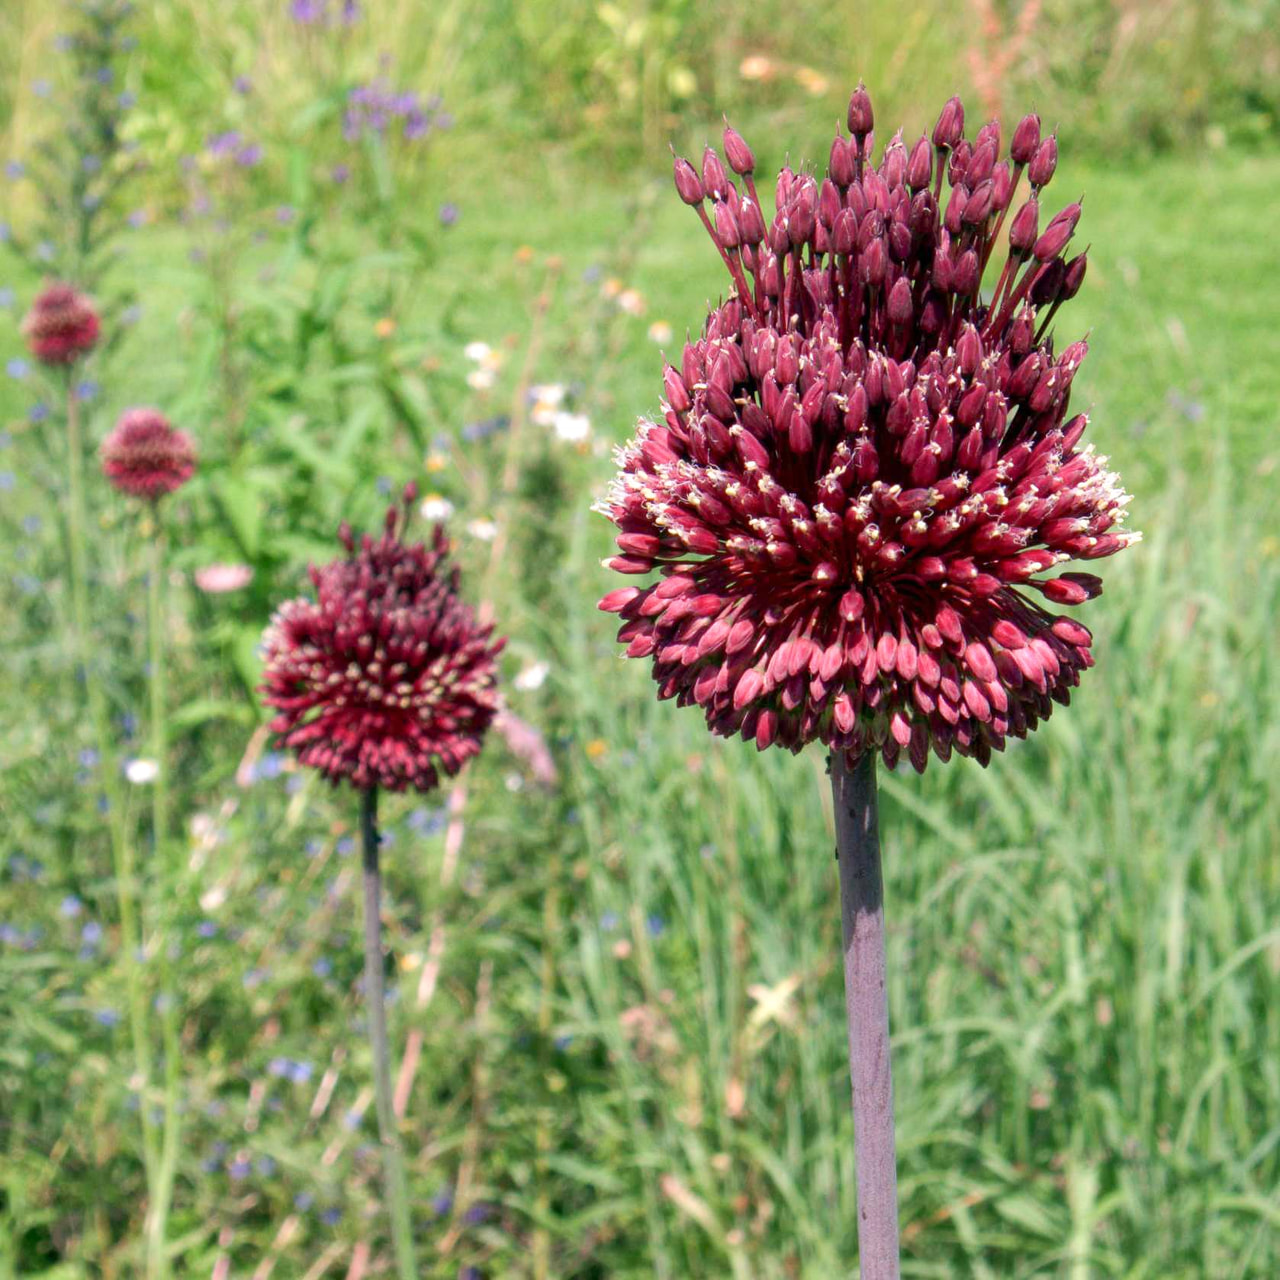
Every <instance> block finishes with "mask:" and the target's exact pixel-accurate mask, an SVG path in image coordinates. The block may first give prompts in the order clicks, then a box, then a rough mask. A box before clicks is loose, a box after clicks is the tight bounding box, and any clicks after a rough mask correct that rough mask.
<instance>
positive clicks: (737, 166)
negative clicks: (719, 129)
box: [724, 121, 756, 176]
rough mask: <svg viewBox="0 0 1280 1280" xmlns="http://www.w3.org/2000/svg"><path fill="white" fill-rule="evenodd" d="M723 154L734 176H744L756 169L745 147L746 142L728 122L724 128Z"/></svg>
mask: <svg viewBox="0 0 1280 1280" xmlns="http://www.w3.org/2000/svg"><path fill="white" fill-rule="evenodd" d="M724 154H725V158H726V159H727V160H728V161H729V168H730V169H732V170H733V171H734V173H736V174H740V175H743V176H745V175H746V174H749V173H754V172H755V168H756V158H755V156H754V155H753V154H752V151H751V148H750V147H749V146H747V143H746V140H745V139H744V138H743V136H742V135H741V134H740V133H739V132H738V131H737V130H736V129H734V128H731V127H730V125H729V123H728V121H726V122H725V126H724Z"/></svg>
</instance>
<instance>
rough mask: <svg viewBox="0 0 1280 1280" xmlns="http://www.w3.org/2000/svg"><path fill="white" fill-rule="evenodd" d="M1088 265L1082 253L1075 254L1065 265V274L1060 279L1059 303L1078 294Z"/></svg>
mask: <svg viewBox="0 0 1280 1280" xmlns="http://www.w3.org/2000/svg"><path fill="white" fill-rule="evenodd" d="M1088 265H1089V263H1088V259H1087V257H1086V254H1084V253H1078V254H1076V256H1075V257H1074V258H1072V259H1071V261H1070V262H1068V263H1067V270H1066V273H1065V274H1064V275H1063V277H1062V288H1060V289H1059V290H1058V300H1059V301H1060V302H1067V301H1069V300H1070V299H1071V298H1074V297H1075V296H1076V294H1077V293H1079V292H1080V286H1081V285H1082V284H1083V283H1084V273H1085V269H1086V268H1087V267H1088Z"/></svg>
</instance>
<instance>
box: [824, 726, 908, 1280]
mask: <svg viewBox="0 0 1280 1280" xmlns="http://www.w3.org/2000/svg"><path fill="white" fill-rule="evenodd" d="M831 788H832V793H833V795H834V798H835V819H836V859H837V861H838V862H839V864H840V923H841V926H842V932H843V935H844V990H845V1005H846V1009H847V1011H848V1015H849V1075H850V1077H851V1079H852V1081H853V1141H854V1160H855V1162H856V1165H857V1177H858V1262H859V1267H860V1271H859V1274H860V1275H861V1277H862V1280H898V1274H899V1273H898V1171H897V1163H896V1159H895V1155H894V1140H893V1075H892V1071H891V1069H890V1062H889V999H888V990H887V986H886V980H885V948H884V884H883V882H882V880H881V876H880V831H879V821H878V818H877V813H876V765H875V753H874V752H872V751H865V752H863V754H862V755H861V756H860V757H859V759H858V762H857V764H855V765H854V766H853V768H852V769H850V768H849V766H848V765H847V764H846V762H845V754H844V752H842V751H834V752H832V755H831Z"/></svg>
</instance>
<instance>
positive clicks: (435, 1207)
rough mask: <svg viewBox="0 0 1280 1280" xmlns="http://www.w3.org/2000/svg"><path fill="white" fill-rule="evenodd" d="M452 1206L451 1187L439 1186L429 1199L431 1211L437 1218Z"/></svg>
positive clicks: (442, 1215)
mask: <svg viewBox="0 0 1280 1280" xmlns="http://www.w3.org/2000/svg"><path fill="white" fill-rule="evenodd" d="M452 1208H453V1188H452V1187H441V1189H440V1190H439V1191H437V1192H436V1194H435V1197H434V1198H433V1199H432V1201H431V1211H432V1212H433V1213H434V1214H435V1215H436V1217H437V1218H443V1217H444V1215H445V1214H446V1213H448V1212H449V1210H450V1209H452Z"/></svg>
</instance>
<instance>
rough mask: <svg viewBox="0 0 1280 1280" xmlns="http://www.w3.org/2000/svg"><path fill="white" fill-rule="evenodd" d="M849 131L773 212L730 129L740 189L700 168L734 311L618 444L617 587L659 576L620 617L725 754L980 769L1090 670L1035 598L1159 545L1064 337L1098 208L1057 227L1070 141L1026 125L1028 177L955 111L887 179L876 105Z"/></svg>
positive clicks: (985, 132)
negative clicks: (1060, 160)
mask: <svg viewBox="0 0 1280 1280" xmlns="http://www.w3.org/2000/svg"><path fill="white" fill-rule="evenodd" d="M848 123H849V131H850V134H851V135H852V136H850V137H846V136H844V135H843V134H841V133H840V132H837V135H836V138H835V140H834V142H833V143H832V145H831V152H830V161H829V165H828V169H827V177H826V178H825V180H823V181H821V182H820V181H819V180H818V179H817V178H816V177H814V176H811V175H810V174H807V173H804V172H799V173H796V172H793V171H792V170H791V169H789V168H785V169H783V171H782V172H781V174H779V176H778V181H777V187H776V212H775V214H774V215H773V216H772V217H769V216H768V215H767V214H766V213H765V211H764V206H763V205H762V203H761V201H760V199H759V197H758V194H757V190H756V185H755V181H754V169H755V158H754V156H753V155H752V152H751V150H750V148H749V147H748V146H747V144H746V143H745V142H744V141H743V139H742V138H741V137H740V136H739V135H738V134H737V133H735V132H734V131H733V130H732V129H728V128H726V130H725V135H724V151H725V159H726V160H727V162H728V167H729V169H730V170H731V171H732V172H733V174H735V175H737V180H738V181H737V182H735V181H734V180H732V179H731V178H730V176H729V174H727V173H726V171H725V167H724V164H723V163H722V162H721V160H720V158H719V156H717V154H716V153H715V152H714V151H713V150H711V149H710V148H708V149H707V151H706V153H705V154H704V156H703V160H702V166H701V171H700V172H699V171H698V170H695V169H694V167H693V166H692V165H691V164H690V163H688V162H687V161H685V160H682V159H677V160H676V162H675V181H676V188H677V191H678V193H679V195H680V197H681V199H682V200H684V202H685V203H686V204H688V205H690V206H691V207H692V208H693V209H694V210H695V211H696V212H697V214H698V216H699V217H700V218H701V220H702V222H703V225H704V226H705V227H706V228H707V231H708V232H709V234H710V235H711V238H712V240H713V242H714V243H715V245H716V248H717V250H718V251H719V253H720V256H721V258H722V260H723V261H724V263H725V265H726V267H727V269H728V271H729V273H730V276H731V277H732V280H733V292H732V293H731V295H730V297H729V299H728V301H726V302H724V303H723V304H722V305H720V306H718V307H715V308H713V309H712V311H711V313H710V315H709V316H708V318H707V321H706V325H705V327H704V329H703V333H702V336H701V337H700V338H698V339H697V340H696V341H695V342H691V343H689V344H687V345H686V346H685V348H684V353H683V357H682V359H681V361H680V367H679V368H675V367H671V366H668V367H667V369H666V371H665V374H664V384H665V391H666V399H665V402H664V405H663V409H664V416H663V418H662V420H661V421H658V422H650V421H642V422H641V423H640V425H639V428H638V430H637V434H636V436H635V438H634V439H633V440H632V441H631V442H630V443H629V444H627V445H626V446H625V447H624V448H623V449H621V451H620V453H619V459H618V460H619V465H620V474H619V475H618V477H617V479H616V481H615V483H614V485H613V487H612V490H611V492H610V494H609V496H608V499H607V501H606V502H605V503H604V504H603V508H602V509H603V511H604V513H605V514H606V515H607V516H608V517H609V518H610V519H611V520H612V521H613V523H614V524H615V525H617V527H618V530H619V537H618V539H617V542H618V547H619V550H620V554H619V555H617V556H615V557H614V558H613V559H611V560H610V561H608V562H607V563H608V565H609V566H610V567H611V568H613V569H614V570H616V571H617V572H619V573H624V574H631V575H646V574H650V573H652V572H653V571H654V570H655V569H656V570H657V571H658V573H659V575H660V577H659V579H658V581H657V582H654V583H651V584H650V585H647V586H627V587H622V588H619V589H618V590H616V591H613V592H611V593H610V594H609V595H607V596H606V597H605V598H604V600H602V601H601V602H600V607H601V608H602V609H605V610H608V611H612V612H616V613H619V614H620V615H621V617H622V627H621V630H620V631H619V633H618V639H619V641H620V642H621V643H623V644H625V645H626V646H627V648H626V653H627V656H629V657H635V658H650V659H651V660H652V663H653V675H654V679H655V680H656V681H657V683H658V686H659V696H660V697H664V698H669V697H675V698H677V699H678V701H679V702H680V704H681V705H685V704H688V703H697V704H698V705H699V706H701V707H702V708H703V710H704V712H705V714H706V717H707V722H708V724H709V725H710V727H711V728H712V729H713V730H714V731H715V732H717V733H722V734H733V733H741V734H742V735H743V736H744V737H746V738H749V739H754V740H755V742H756V744H757V746H758V747H759V748H761V749H763V748H765V747H767V746H770V745H772V744H774V743H779V744H781V745H784V746H787V747H789V748H791V749H792V750H799V748H800V747H802V746H803V745H804V744H805V743H807V742H810V741H813V740H815V739H818V740H821V741H822V742H825V743H827V744H829V745H831V746H832V747H834V748H836V749H841V750H844V751H845V752H847V753H848V755H849V756H850V757H856V756H858V755H860V754H861V753H862V752H864V751H867V750H878V751H880V752H881V753H882V754H883V756H884V759H885V761H886V763H887V764H888V765H889V766H890V767H892V766H893V765H894V764H896V762H897V760H898V758H899V756H900V755H901V754H902V753H905V754H906V755H907V756H908V757H909V759H910V760H911V763H912V764H913V765H914V766H915V767H916V768H917V769H920V770H923V768H924V767H925V763H926V761H927V759H928V753H929V750H930V749H931V748H932V750H933V751H934V752H935V753H936V754H937V755H938V756H939V758H940V759H943V760H946V759H948V758H949V757H950V755H951V752H952V750H955V751H958V752H960V753H961V754H963V755H968V756H973V757H975V758H977V759H978V760H979V761H980V762H981V763H983V764H986V763H987V761H988V760H989V759H990V755H991V751H992V749H996V750H999V749H1001V748H1003V746H1004V743H1005V740H1006V738H1007V737H1008V736H1009V735H1010V734H1012V735H1015V736H1017V737H1023V736H1025V735H1026V734H1027V732H1028V731H1030V730H1031V729H1034V728H1035V727H1036V725H1037V724H1038V723H1039V721H1040V720H1042V719H1045V718H1046V717H1047V716H1048V715H1049V713H1050V711H1051V709H1052V705H1053V702H1054V701H1057V702H1061V703H1066V702H1067V701H1068V700H1069V693H1070V689H1071V687H1072V686H1073V685H1075V684H1076V683H1077V682H1078V681H1079V678H1080V672H1081V671H1082V670H1084V669H1085V668H1086V667H1089V666H1091V665H1092V663H1093V658H1092V656H1091V654H1090V644H1091V637H1090V634H1089V632H1088V631H1087V630H1086V629H1085V628H1084V627H1083V626H1081V625H1080V624H1079V623H1078V622H1076V621H1074V620H1072V619H1070V618H1067V617H1062V616H1058V615H1056V614H1055V613H1054V612H1053V611H1052V608H1046V607H1044V606H1043V605H1041V604H1040V603H1039V602H1037V600H1036V599H1035V597H1036V596H1039V597H1042V598H1043V599H1044V600H1045V601H1047V603H1048V605H1049V606H1053V605H1064V604H1066V605H1074V604H1079V603H1081V602H1082V601H1084V600H1087V599H1088V598H1090V597H1091V596H1094V595H1097V594H1098V592H1099V590H1100V589H1101V584H1100V582H1099V580H1098V579H1097V578H1096V577H1094V576H1093V575H1092V574H1088V573H1077V572H1063V571H1062V569H1061V566H1062V565H1064V564H1066V562H1068V561H1071V560H1076V559H1080V560H1095V559H1098V558H1100V557H1102V556H1107V555H1111V554H1112V553H1113V552H1116V551H1119V550H1121V549H1122V548H1123V547H1126V546H1128V545H1129V544H1130V543H1131V542H1133V541H1135V540H1136V539H1137V537H1138V535H1137V534H1135V533H1128V532H1124V531H1123V530H1122V528H1121V524H1122V521H1123V519H1124V517H1125V514H1126V512H1125V504H1126V502H1127V501H1128V497H1127V495H1126V494H1125V493H1124V492H1123V491H1122V489H1121V487H1120V481H1119V479H1118V477H1117V476H1116V475H1115V474H1113V473H1112V472H1110V471H1108V470H1107V469H1106V466H1105V461H1106V460H1105V459H1103V458H1099V457H1096V456H1095V455H1094V453H1093V451H1092V446H1086V447H1084V448H1081V447H1080V438H1081V435H1082V434H1083V432H1084V430H1085V426H1086V417H1085V415H1084V414H1077V415H1075V416H1069V414H1068V404H1069V399H1070V391H1071V383H1072V380H1073V378H1074V377H1075V374H1076V371H1077V369H1078V368H1079V367H1080V363H1081V361H1082V360H1083V359H1084V356H1085V351H1086V346H1085V343H1084V342H1082V341H1078V342H1072V343H1071V344H1069V345H1067V346H1065V347H1064V348H1062V349H1061V350H1060V351H1059V350H1057V349H1056V348H1055V341H1054V338H1055V335H1054V332H1053V331H1052V329H1051V328H1050V326H1051V324H1052V321H1053V319H1054V317H1055V316H1056V314H1057V311H1058V308H1059V307H1060V306H1061V305H1062V303H1064V302H1066V301H1067V300H1069V299H1070V298H1071V297H1072V296H1073V295H1074V294H1075V292H1076V291H1077V290H1078V289H1079V287H1080V283H1081V280H1082V279H1083V277H1084V271H1085V256H1084V254H1079V255H1078V256H1075V257H1072V258H1067V257H1066V256H1065V250H1066V248H1067V245H1068V242H1069V241H1070V240H1071V238H1072V235H1073V233H1074V232H1075V228H1076V223H1077V221H1078V219H1079V217H1080V205H1079V204H1078V203H1072V204H1069V205H1067V206H1066V208H1064V209H1062V210H1061V211H1060V212H1058V213H1056V214H1055V215H1054V216H1053V217H1052V218H1050V219H1049V220H1048V222H1047V223H1045V224H1044V225H1042V222H1041V216H1040V202H1041V201H1042V200H1043V199H1044V188H1045V187H1046V185H1047V184H1048V182H1049V180H1050V179H1051V177H1052V176H1053V171H1054V168H1055V166H1056V163H1057V142H1056V140H1055V138H1053V137H1048V138H1043V139H1042V138H1041V136H1040V121H1039V119H1038V117H1036V116H1034V115H1032V116H1027V117H1026V118H1025V119H1024V120H1022V121H1021V122H1020V123H1019V125H1018V127H1017V129H1016V130H1015V131H1014V133H1013V137H1012V139H1011V140H1010V145H1009V148H1008V159H1006V160H1002V159H1001V138H1000V127H999V125H998V124H997V123H995V122H992V123H991V124H988V125H985V126H984V127H983V128H981V129H980V130H979V131H978V133H977V135H976V137H974V138H973V139H972V140H967V139H966V138H965V136H964V111H963V107H962V106H961V103H960V101H959V99H958V98H953V99H952V100H951V101H950V102H948V103H947V104H946V106H945V107H944V108H943V110H942V114H941V116H940V117H939V119H938V123H937V126H936V127H935V128H934V131H933V135H932V138H930V137H921V138H920V139H919V140H918V141H917V142H916V143H915V144H914V145H913V146H911V147H910V148H908V147H907V146H906V145H904V143H903V141H902V139H901V136H900V134H895V135H894V137H893V138H892V139H891V140H890V142H889V144H888V146H887V147H886V148H885V149H884V151H883V153H882V155H881V157H880V162H879V164H878V165H875V164H873V163H872V155H873V147H874V137H873V133H872V110H871V102H870V100H869V98H868V96H867V94H866V92H865V90H863V89H862V88H861V87H859V89H858V90H857V92H855V93H854V95H853V98H852V100H851V102H850V104H849V117H848ZM1024 174H1025V175H1026V177H1027V179H1028V181H1029V185H1030V188H1031V190H1030V193H1029V194H1028V195H1026V196H1025V197H1023V198H1020V199H1019V200H1017V201H1016V202H1015V195H1016V193H1017V190H1018V186H1019V182H1020V180H1021V178H1022V177H1023V175H1024ZM944 177H945V179H946V184H947V192H946V194H945V196H944V194H943V180H944ZM738 182H740V183H741V189H739V185H738ZM1010 210H1014V212H1013V213H1012V216H1011V218H1010V219H1009V223H1008V231H1009V234H1008V246H1009V252H1008V259H1007V261H1006V263H1005V264H1004V268H1003V270H1002V271H1000V272H999V273H998V279H997V282H996V285H995V287H994V289H992V290H989V291H987V292H985V293H984V292H983V290H982V289H981V284H982V280H983V276H984V269H985V267H986V265H987V261H988V259H989V258H990V257H991V255H992V253H993V252H994V250H995V249H996V247H997V244H998V243H1001V230H1002V228H1003V227H1004V226H1005V222H1006V215H1007V214H1009V212H1010ZM993 274H994V273H993Z"/></svg>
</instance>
